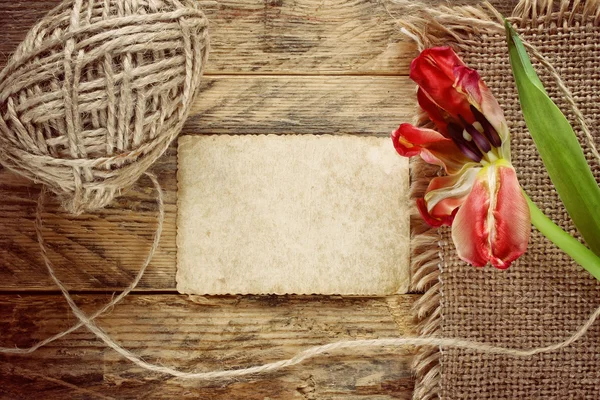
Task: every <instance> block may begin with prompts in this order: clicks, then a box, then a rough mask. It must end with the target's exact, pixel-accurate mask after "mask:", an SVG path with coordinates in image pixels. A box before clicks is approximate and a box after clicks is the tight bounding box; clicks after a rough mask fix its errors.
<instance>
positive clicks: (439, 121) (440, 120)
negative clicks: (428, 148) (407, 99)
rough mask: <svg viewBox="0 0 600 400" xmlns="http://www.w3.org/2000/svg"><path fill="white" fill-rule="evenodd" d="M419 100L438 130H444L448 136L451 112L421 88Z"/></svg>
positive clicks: (418, 94)
mask: <svg viewBox="0 0 600 400" xmlns="http://www.w3.org/2000/svg"><path fill="white" fill-rule="evenodd" d="M417 101H418V103H419V106H420V107H421V108H422V109H423V110H424V111H425V112H426V113H427V115H428V116H429V119H430V120H431V121H433V123H434V124H435V126H436V127H437V128H438V130H439V131H440V132H442V134H444V136H446V137H448V129H447V127H448V122H449V121H452V119H451V117H450V116H449V114H448V113H447V112H446V111H444V110H443V109H442V108H441V107H440V106H438V105H437V104H436V103H435V102H434V101H433V100H431V99H430V98H429V96H428V95H427V93H426V92H425V91H424V90H423V89H421V88H419V89H418V90H417Z"/></svg>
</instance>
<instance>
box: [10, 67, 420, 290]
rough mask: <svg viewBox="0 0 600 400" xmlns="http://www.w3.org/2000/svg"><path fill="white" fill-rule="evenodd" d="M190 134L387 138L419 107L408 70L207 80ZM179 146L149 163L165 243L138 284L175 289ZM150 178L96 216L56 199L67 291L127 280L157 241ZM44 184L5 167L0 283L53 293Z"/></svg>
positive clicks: (57, 249)
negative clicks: (38, 232)
mask: <svg viewBox="0 0 600 400" xmlns="http://www.w3.org/2000/svg"><path fill="white" fill-rule="evenodd" d="M203 85H204V91H203V92H202V94H201V96H200V99H199V100H198V101H197V102H196V104H195V105H194V114H195V115H194V116H193V117H191V118H190V120H189V122H188V124H187V126H186V128H185V132H186V133H194V134H196V133H224V134H244V133H256V134H260V133H278V134H289V133H313V134H321V133H333V134H338V133H352V134H357V133H358V134H380V135H387V134H388V133H389V132H390V131H391V130H392V129H393V128H394V127H395V126H396V125H397V124H398V123H399V122H401V121H405V120H409V119H410V115H411V113H412V111H413V109H414V101H415V100H414V96H413V92H414V87H413V85H412V84H411V83H410V81H409V80H408V78H406V77H363V76H344V77H324V76H310V77H285V76H246V77H237V76H220V77H207V78H205V80H204V83H203ZM176 169H177V160H176V150H175V147H174V146H171V148H170V150H169V152H168V154H167V155H165V156H164V157H162V158H161V159H160V160H159V162H158V163H157V165H155V166H154V167H153V168H152V170H153V171H154V172H156V173H157V174H158V175H159V178H160V179H159V180H160V184H161V186H162V187H163V190H164V191H165V196H166V197H165V200H166V204H167V208H166V211H167V213H166V220H165V227H164V232H163V235H162V238H161V247H160V249H159V251H158V252H157V254H156V255H155V257H154V259H153V261H152V264H151V266H150V267H149V269H148V271H147V273H146V276H145V278H144V279H143V280H142V282H141V283H140V286H139V287H140V289H152V290H174V289H175V255H176V246H175V234H176V229H175V213H176V209H175V205H176V191H177V184H176ZM148 185H151V183H150V181H149V180H148V179H142V180H141V181H140V183H139V184H138V185H137V186H136V187H135V188H134V189H132V190H130V191H128V192H127V193H125V195H124V196H122V197H120V198H118V199H117V200H116V201H115V202H114V203H113V204H112V206H111V207H108V208H106V209H104V210H100V211H98V212H95V213H93V214H83V215H80V216H70V215H67V214H66V213H62V212H60V208H59V204H58V203H57V202H56V201H50V203H49V204H48V206H47V208H46V210H47V212H46V214H45V215H44V221H45V222H44V224H45V228H46V229H45V231H44V232H45V238H46V240H47V244H48V247H49V249H50V253H49V255H50V258H51V259H52V261H53V263H54V264H55V268H56V270H57V273H58V276H59V277H60V278H61V279H62V280H63V281H64V282H65V284H66V285H67V286H68V287H69V288H70V289H77V290H106V289H108V290H112V289H115V288H122V287H125V286H127V285H128V284H129V282H130V281H131V279H132V278H133V276H134V275H135V274H136V272H137V270H138V269H139V267H140V265H141V263H142V261H143V260H144V257H145V255H146V253H147V251H148V249H149V247H150V245H151V240H152V235H153V233H154V230H155V227H156V224H155V221H156V207H155V203H154V201H155V193H154V192H153V190H152V188H151V187H150V186H148ZM38 191H39V188H38V187H37V186H36V185H35V184H33V183H32V182H30V181H27V180H26V179H23V178H19V177H17V176H15V175H14V174H12V173H11V172H9V171H7V170H6V169H3V170H0V290H54V289H55V287H54V285H53V284H52V282H51V281H50V279H49V277H48V276H47V272H46V269H45V267H44V265H43V263H42V259H41V256H40V251H39V247H38V244H37V241H36V238H35V230H34V224H33V221H34V219H35V204H36V200H37V196H38Z"/></svg>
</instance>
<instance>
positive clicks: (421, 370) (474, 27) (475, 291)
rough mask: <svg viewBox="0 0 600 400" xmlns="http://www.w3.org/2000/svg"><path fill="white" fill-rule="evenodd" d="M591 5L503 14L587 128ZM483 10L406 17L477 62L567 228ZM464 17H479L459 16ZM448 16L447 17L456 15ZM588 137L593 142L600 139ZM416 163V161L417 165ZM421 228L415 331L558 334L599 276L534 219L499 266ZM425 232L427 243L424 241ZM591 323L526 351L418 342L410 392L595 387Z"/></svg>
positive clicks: (585, 313)
mask: <svg viewBox="0 0 600 400" xmlns="http://www.w3.org/2000/svg"><path fill="white" fill-rule="evenodd" d="M599 11H600V7H599V5H598V2H596V1H594V2H588V3H587V4H586V3H583V4H579V5H578V6H576V7H575V8H574V9H573V5H572V4H569V2H568V1H560V2H559V1H556V2H549V1H541V2H539V1H538V2H532V1H522V2H521V3H520V4H519V5H518V6H517V8H515V11H514V13H513V19H512V21H514V22H515V23H516V24H517V26H519V31H520V33H521V34H522V37H523V38H524V39H526V40H527V41H529V42H530V43H531V44H532V45H533V46H535V47H536V48H537V50H539V52H540V53H542V54H543V55H544V56H545V57H546V58H547V59H548V60H549V61H550V62H551V63H552V64H553V65H554V67H555V68H556V70H557V71H558V73H559V74H560V76H561V77H562V78H563V80H564V81H565V83H566V85H567V86H568V87H569V89H570V90H571V91H572V93H573V97H574V99H575V102H576V104H577V105H578V107H579V108H580V109H581V110H582V112H583V114H584V115H585V116H586V117H587V119H588V122H589V125H590V127H591V128H592V132H593V134H594V136H595V137H598V136H600V131H599V130H598V129H597V128H596V127H597V126H598V125H599V124H600V17H599V15H600V14H599ZM475 14H477V15H475ZM492 14H493V13H491V12H490V11H488V10H486V11H485V12H481V13H479V11H474V10H473V9H454V10H450V9H445V10H444V11H443V12H441V13H439V14H434V15H431V14H429V15H428V16H427V17H424V18H423V19H422V20H419V21H417V22H415V21H413V25H412V28H413V29H415V28H417V29H419V30H420V32H421V33H420V35H421V39H423V41H424V45H425V46H426V47H427V46H428V45H436V44H442V43H444V42H447V43H448V44H451V45H453V46H454V47H455V48H456V49H457V51H458V53H459V54H460V55H461V57H462V58H463V59H464V60H465V62H466V63H467V64H468V65H470V66H472V67H474V68H476V69H477V70H479V71H480V73H481V75H482V77H483V78H484V80H485V82H486V83H487V85H488V86H489V87H490V88H491V90H492V91H493V92H494V94H495V95H496V97H497V98H498V100H499V102H500V104H501V105H502V107H503V109H504V112H505V114H506V118H507V120H508V123H509V126H510V128H511V134H512V156H513V164H514V165H515V167H516V169H517V172H518V176H519V180H520V182H521V185H522V186H523V187H524V188H525V190H526V191H527V193H528V194H529V195H530V196H531V198H532V199H533V200H534V201H535V202H536V203H537V204H538V206H539V207H540V208H541V209H542V210H543V211H544V212H545V213H546V215H548V216H549V217H551V218H552V219H553V220H554V221H555V222H557V223H559V224H560V225H562V226H563V228H565V229H567V230H568V231H570V232H571V233H573V234H576V231H575V228H574V226H573V225H572V223H571V221H570V219H569V216H568V214H567V213H566V211H565V209H564V208H563V206H562V203H561V202H560V199H559V197H558V195H557V194H556V192H555V190H554V188H553V186H552V184H551V182H550V179H549V177H548V175H547V173H546V172H545V169H544V166H543V164H542V162H541V160H540V158H539V156H538V154H537V152H536V149H535V147H534V145H533V142H532V139H531V137H530V135H529V133H528V132H527V129H526V127H525V123H524V120H523V117H522V115H521V112H520V106H519V103H518V98H517V93H516V89H515V86H514V83H513V77H512V74H511V70H510V64H509V61H508V52H507V48H506V41H505V36H504V34H503V33H502V30H501V28H500V27H498V26H494V24H495V23H496V21H497V20H496V18H495V17H494V16H492ZM473 17H475V18H478V19H480V20H482V23H481V24H476V23H473V24H470V25H469V24H466V23H464V21H465V20H467V19H469V18H473ZM444 18H446V20H444ZM447 18H454V22H453V24H448V23H447V21H448V19H447ZM444 21H446V23H444ZM492 21H493V23H492ZM484 22H485V23H484ZM425 23H427V24H428V25H422V24H425ZM432 24H433V25H432ZM534 64H536V63H535V62H534ZM536 66H537V70H538V73H539V74H540V77H541V78H542V81H543V82H544V84H545V86H546V88H547V89H548V92H549V94H550V95H551V97H552V98H553V99H554V100H555V102H556V103H557V104H558V105H559V106H560V107H561V109H562V110H563V112H565V114H566V115H567V116H568V117H569V119H570V121H571V123H572V124H573V126H574V127H575V128H576V130H577V132H578V134H579V135H580V141H581V143H582V144H583V145H584V146H585V148H586V151H585V152H586V156H587V158H588V161H589V163H590V165H591V166H592V169H593V172H594V174H595V176H596V178H597V179H598V178H600V167H599V164H598V161H597V160H596V159H595V158H594V156H593V155H592V153H591V152H590V151H589V146H587V145H586V142H585V140H584V138H583V135H582V134H581V133H580V127H579V126H578V125H577V123H576V122H575V118H574V115H573V112H572V111H571V108H570V107H569V105H568V103H567V102H566V100H565V99H564V96H563V94H562V93H560V92H559V90H558V89H557V85H556V81H555V79H553V77H552V76H551V74H550V73H549V72H548V70H547V69H546V68H544V67H542V66H540V65H539V63H537V64H536ZM423 123H424V121H423ZM596 142H597V143H596V146H600V140H597V141H596ZM415 167H416V168H415V170H416V171H417V170H418V167H419V166H418V165H417V166H415ZM414 179H415V190H416V194H417V195H418V194H419V193H418V192H419V191H421V190H422V189H423V182H422V181H423V180H424V177H423V176H422V175H421V174H420V172H417V173H416V175H414ZM573 179H577V177H575V176H574V177H573ZM598 211H599V212H600V210H598ZM419 240H420V241H421V242H419V241H417V244H418V245H419V246H420V250H419V251H417V254H416V257H415V261H416V263H415V265H414V268H415V271H414V272H415V277H416V279H415V282H414V284H415V286H416V287H418V288H420V289H426V290H427V292H426V293H425V295H424V297H423V299H422V300H421V302H420V303H419V308H418V310H417V311H418V314H419V318H420V319H421V320H422V325H421V331H422V333H423V334H436V335H439V336H443V337H461V338H470V339H474V340H478V341H482V342H486V343H490V344H494V345H500V346H508V347H515V348H533V347H540V346H545V345H548V344H552V343H555V342H558V341H560V340H563V339H564V338H566V337H567V336H568V335H569V334H571V333H572V332H573V331H575V330H577V328H578V327H579V326H580V325H581V324H582V323H583V322H584V321H585V320H587V318H588V317H589V315H590V314H591V313H592V311H593V310H594V309H595V308H596V307H598V305H599V304H600V284H599V283H598V282H597V281H596V280H595V279H594V278H593V277H592V276H590V275H589V274H588V273H587V272H586V271H585V270H583V269H582V268H581V267H579V266H578V265H577V264H575V263H574V262H573V261H571V259H570V258H569V257H568V256H566V255H564V254H563V253H562V252H561V251H560V250H558V249H557V248H556V247H555V246H554V245H553V244H552V243H551V242H549V241H548V240H546V239H545V238H544V237H543V236H542V235H541V234H539V233H538V232H537V231H536V230H535V229H534V232H533V235H532V238H531V242H530V247H529V249H528V251H527V253H526V254H525V255H524V256H523V257H522V258H521V259H520V260H519V261H518V262H517V263H515V264H514V265H513V266H512V267H511V268H510V269H508V270H507V271H499V270H495V269H494V268H492V267H486V268H485V269H476V268H473V267H471V266H469V265H467V264H465V263H464V262H462V261H460V260H459V259H458V258H457V256H456V252H455V249H454V247H453V244H452V240H451V237H450V231H449V230H448V229H446V230H440V231H429V232H425V233H424V234H423V235H422V237H421V238H420V239H419ZM426 243H429V246H432V244H433V247H431V248H429V249H427V248H426V246H427V244H426ZM423 249H425V250H423ZM432 256H433V258H432ZM599 334H600V324H596V325H595V326H594V327H593V328H592V329H591V331H590V332H589V333H588V335H587V336H586V337H585V338H584V339H583V340H581V341H579V342H577V343H575V344H574V345H572V346H570V347H568V348H564V349H562V350H559V351H555V352H552V353H546V354H540V355H537V356H534V357H530V358H513V357H509V356H502V355H492V354H482V353H479V352H473V351H467V350H457V349H446V348H442V349H433V350H431V349H429V350H424V351H422V352H421V354H420V355H419V357H418V359H417V365H416V368H417V373H418V381H417V387H416V388H415V398H418V399H432V398H438V397H439V398H441V399H507V400H508V399H511V400H513V399H600V335H599ZM438 350H439V351H438Z"/></svg>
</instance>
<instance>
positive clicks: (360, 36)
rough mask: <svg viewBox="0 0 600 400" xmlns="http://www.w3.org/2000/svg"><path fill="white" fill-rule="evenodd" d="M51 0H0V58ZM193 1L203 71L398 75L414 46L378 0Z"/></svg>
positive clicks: (219, 72) (402, 71)
mask: <svg viewBox="0 0 600 400" xmlns="http://www.w3.org/2000/svg"><path fill="white" fill-rule="evenodd" d="M58 3H59V1H58V0H31V1H12V0H0V10H2V13H0V26H2V27H3V29H2V32H0V55H1V58H0V61H5V60H6V59H7V56H8V55H9V54H10V53H11V52H12V51H14V49H15V48H16V46H17V45H18V44H19V42H20V41H21V40H22V39H23V38H24V37H25V34H26V32H27V30H28V29H29V27H30V26H33V24H35V22H36V21H37V20H38V19H40V18H41V17H42V16H43V15H44V14H45V13H46V12H47V11H48V10H50V9H51V8H52V7H54V6H55V5H56V4H58ZM200 4H201V6H202V9H203V10H204V11H205V13H206V16H207V17H208V19H209V20H210V32H211V48H212V50H211V54H210V59H209V64H208V65H207V68H206V73H207V74H215V73H217V74H223V73H228V74H257V73H258V74H261V73H267V74H273V73H276V74H290V73H291V74H298V73H303V74H365V73H368V74H399V73H406V71H407V68H408V64H409V62H410V58H408V57H405V54H408V53H412V55H414V53H415V51H416V48H415V46H414V45H413V44H412V43H411V42H409V41H406V40H405V38H404V37H403V35H402V34H401V33H400V32H399V31H398V29H397V27H396V26H395V22H394V20H393V19H392V18H391V17H390V15H389V14H388V13H387V11H386V6H385V5H384V3H383V2H381V1H379V0H368V1H361V2H348V1H346V0H333V1H322V0H303V1H283V0H220V1H214V2H212V1H206V2H203V1H200ZM389 7H391V8H392V9H393V8H394V6H393V5H392V4H391V3H390V4H389V5H388V8H389Z"/></svg>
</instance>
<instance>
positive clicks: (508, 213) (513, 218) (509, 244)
mask: <svg viewBox="0 0 600 400" xmlns="http://www.w3.org/2000/svg"><path fill="white" fill-rule="evenodd" d="M497 175H498V181H499V185H498V186H499V187H498V190H497V192H496V202H495V204H494V208H493V210H494V211H493V216H492V218H493V221H494V225H493V226H494V229H493V230H491V232H490V247H491V253H492V254H491V258H490V262H491V264H492V265H493V266H494V267H496V268H501V269H505V268H508V267H509V266H510V264H511V263H512V262H513V261H514V260H516V259H517V258H519V257H520V256H521V255H522V254H523V253H525V251H526V250H527V244H528V243H529V237H530V235H531V216H530V214H529V206H528V205H527V200H526V199H525V195H524V194H523V192H522V191H521V187H520V186H519V182H518V180H517V175H516V173H515V170H514V169H513V168H512V167H500V168H498V172H497Z"/></svg>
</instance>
